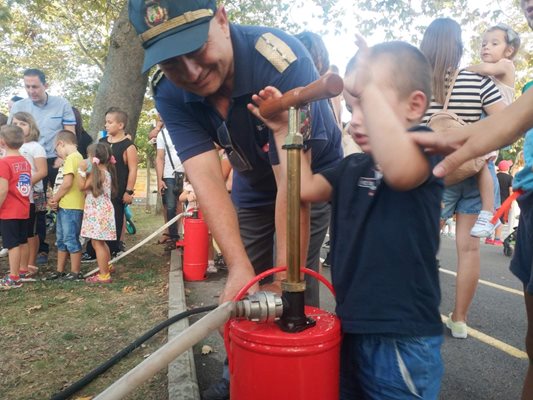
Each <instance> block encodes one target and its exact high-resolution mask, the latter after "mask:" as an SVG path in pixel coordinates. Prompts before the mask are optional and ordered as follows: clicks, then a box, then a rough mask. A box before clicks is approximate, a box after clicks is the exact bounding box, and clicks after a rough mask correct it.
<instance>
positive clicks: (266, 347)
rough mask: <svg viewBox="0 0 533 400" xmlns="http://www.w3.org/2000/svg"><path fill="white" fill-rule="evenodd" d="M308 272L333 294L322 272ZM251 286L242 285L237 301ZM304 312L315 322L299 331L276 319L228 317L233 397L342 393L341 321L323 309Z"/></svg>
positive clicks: (295, 398) (319, 397)
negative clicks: (261, 320)
mask: <svg viewBox="0 0 533 400" xmlns="http://www.w3.org/2000/svg"><path fill="white" fill-rule="evenodd" d="M282 270H285V268H282V267H278V268H273V269H272V270H269V271H267V272H265V273H263V274H260V275H258V276H257V277H256V279H255V280H254V281H252V282H251V283H254V282H255V281H259V278H264V277H265V276H267V275H270V274H272V273H275V272H279V271H282ZM303 271H304V272H305V273H307V274H311V275H312V276H314V277H315V278H318V279H319V280H320V281H321V282H323V283H325V284H326V286H327V287H328V288H329V289H330V290H331V291H332V293H333V287H332V286H331V284H329V282H327V281H326V280H325V279H324V278H323V277H322V276H320V275H319V274H318V273H316V272H314V271H310V270H308V269H307V268H304V269H303ZM247 286H248V285H247ZM248 289H249V286H248V287H245V288H244V289H243V290H241V292H239V294H238V295H237V296H236V300H237V299H240V298H241V297H242V295H243V294H244V293H246V291H247V290H248ZM284 312H285V310H284ZM305 312H306V315H307V316H309V317H311V318H312V319H313V320H314V324H313V325H312V327H311V328H309V329H305V330H302V331H300V332H297V333H288V332H284V331H283V330H281V329H280V327H279V325H278V324H277V323H276V322H273V321H268V322H266V323H258V322H254V321H249V320H242V319H233V320H230V321H229V323H228V324H227V326H226V331H225V342H226V350H227V352H228V359H229V368H230V382H231V384H230V390H231V396H230V398H231V399H232V400H249V399H254V400H271V399H291V400H337V399H338V398H339V369H340V345H341V325H340V321H339V319H338V318H337V317H336V316H335V315H333V314H331V313H329V312H327V311H324V310H321V309H319V308H315V307H305Z"/></svg>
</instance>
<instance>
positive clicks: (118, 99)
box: [89, 2, 148, 137]
mask: <svg viewBox="0 0 533 400" xmlns="http://www.w3.org/2000/svg"><path fill="white" fill-rule="evenodd" d="M143 60H144V50H143V48H142V46H141V43H140V40H139V38H138V37H137V33H136V32H135V29H134V28H133V26H131V24H130V22H129V19H128V3H127V2H126V3H125V5H124V7H123V9H122V10H121V11H120V15H119V17H118V19H117V20H116V21H115V26H114V27H113V31H112V32H111V38H110V44H109V52H108V54H107V61H106V65H105V68H104V74H103V76H102V80H101V81H100V86H99V87H98V92H97V93H96V99H95V101H94V107H93V112H92V115H91V119H90V121H89V133H90V134H91V136H92V137H96V135H97V133H98V131H100V130H102V129H104V121H105V112H106V111H107V109H108V108H109V107H119V108H121V109H122V110H124V111H126V113H128V117H129V121H128V126H127V127H126V132H127V133H129V134H131V135H132V137H135V132H136V130H137V124H138V123H139V115H140V114H141V109H142V106H143V99H144V94H145V92H146V84H147V82H148V74H141V68H142V64H143Z"/></svg>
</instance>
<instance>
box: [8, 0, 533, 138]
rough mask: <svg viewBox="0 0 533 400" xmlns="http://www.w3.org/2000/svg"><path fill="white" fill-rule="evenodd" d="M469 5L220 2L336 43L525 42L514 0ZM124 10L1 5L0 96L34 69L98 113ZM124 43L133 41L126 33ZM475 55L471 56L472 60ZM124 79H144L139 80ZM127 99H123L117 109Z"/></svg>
mask: <svg viewBox="0 0 533 400" xmlns="http://www.w3.org/2000/svg"><path fill="white" fill-rule="evenodd" d="M470 3H471V2H468V1H467V0H454V1H448V0H427V1H422V0H418V1H415V0H398V1H395V0H363V1H355V0H352V1H341V0H312V1H309V0H308V1H305V0H293V1H288V0H263V1H260V0H237V1H233V2H226V3H225V7H226V9H227V11H228V15H229V16H230V19H231V20H232V21H233V22H236V23H241V24H251V25H267V26H276V27H279V28H282V29H286V30H288V31H289V32H293V33H296V32H297V31H299V30H302V29H315V30H316V24H315V25H312V26H311V25H310V24H309V23H308V22H307V21H306V20H305V19H304V20H303V21H302V18H299V16H300V15H302V14H305V15H307V14H306V12H307V11H308V10H312V18H313V20H315V21H316V20H318V21H321V22H322V23H321V27H322V28H321V29H320V31H321V32H319V33H325V32H335V33H337V34H338V35H339V40H347V41H349V42H350V43H351V42H352V41H353V40H352V38H351V37H350V38H347V37H346V33H347V32H352V31H351V30H350V29H349V28H353V27H356V29H357V30H358V31H360V32H362V33H363V34H365V35H371V34H374V33H379V34H380V35H381V36H382V37H383V39H404V40H409V41H411V42H413V43H414V44H418V42H419V40H420V38H421V35H422V32H423V30H424V29H425V27H426V26H427V24H428V23H429V22H430V21H431V20H432V19H433V18H436V17H439V16H450V17H452V18H454V19H456V20H457V21H458V22H459V23H460V24H461V25H462V26H464V27H470V28H471V29H472V30H473V31H474V32H477V33H479V35H477V36H475V37H474V38H472V40H471V42H470V43H469V44H470V47H471V48H472V49H477V48H478V47H479V41H480V37H481V33H482V32H483V31H484V29H486V27H487V26H488V25H492V24H494V23H497V22H500V21H501V22H505V23H508V24H509V25H511V26H513V27H514V28H515V29H517V30H518V31H519V32H521V33H524V37H526V36H529V28H528V27H527V26H526V24H525V20H524V18H523V16H522V14H521V12H520V10H519V6H518V0H499V1H498V4H501V7H499V8H495V7H482V8H475V7H473V6H472V5H471V4H470ZM489 3H490V2H489ZM125 6H126V0H87V1H73V0H0V44H1V48H2V51H1V52H0V96H10V95H11V94H13V93H14V92H17V91H19V89H20V77H21V74H22V71H23V70H24V69H26V68H29V67H35V68H40V69H42V70H44V71H45V72H46V73H47V76H48V80H49V82H50V83H51V85H52V89H51V90H52V92H54V93H60V94H62V95H63V96H65V97H67V98H68V99H69V100H70V102H71V103H72V104H74V105H76V106H78V107H79V108H80V109H81V110H82V112H83V114H84V115H85V117H86V119H88V118H87V117H88V115H90V114H91V113H92V111H93V110H100V111H98V112H99V113H100V112H101V109H102V105H101V104H98V103H101V102H105V101H106V99H107V97H105V96H104V97H101V98H100V99H99V100H97V101H96V103H95V99H96V93H97V90H98V88H99V86H100V89H101V83H102V82H104V83H105V82H106V81H112V80H113V79H115V78H114V76H113V75H111V76H108V77H107V78H106V77H105V73H104V71H105V70H106V67H108V62H109V60H110V59H109V56H110V54H111V50H112V49H110V44H111V43H113V38H112V33H113V30H114V28H115V25H116V23H117V21H119V20H120V19H119V15H120V12H121V10H122V11H124V7H125ZM346 16H352V17H353V20H352V21H351V25H352V26H351V27H348V26H346V25H343V21H346V20H347V19H346ZM480 21H481V23H480ZM526 32H527V34H526ZM131 38H132V40H135V38H134V35H133V34H132V36H131ZM475 52H476V50H474V53H473V54H471V56H470V58H472V59H474V60H475ZM530 54H531V48H530V47H529V44H527V45H526V47H525V51H522V52H521V53H520V56H519V58H518V59H517V61H516V62H517V66H518V68H517V70H518V71H529V68H530V66H531V65H532V64H533V60H532V59H531V56H530ZM114 73H115V74H118V73H120V71H119V72H117V71H115V72H114ZM122 73H123V74H131V71H129V70H127V69H126V70H124V71H122ZM131 76H135V79H141V80H142V79H145V78H146V77H143V76H141V75H140V74H137V75H135V74H133V75H131ZM518 78H519V81H520V83H519V85H517V86H518V87H520V85H521V84H523V83H524V81H525V80H526V79H527V73H525V72H524V73H520V74H519V76H518ZM141 86H143V85H141ZM138 90H140V89H138ZM143 94H144V90H143ZM143 94H141V96H142V95H143ZM123 96H126V95H123ZM128 100H129V99H128V98H124V99H123V101H122V102H121V101H119V103H126V102H127V101H128ZM115 101H116V100H115ZM152 106H153V105H152V104H151V100H150V99H149V98H145V100H144V109H149V108H151V107H152ZM0 111H5V108H3V107H2V106H0ZM98 118H100V116H99V115H98V116H97V119H98ZM134 119H135V118H134ZM140 121H141V124H145V123H147V122H146V121H147V118H146V117H145V116H143V115H141V120H140ZM86 122H87V121H86ZM97 125H98V123H97V122H95V121H94V120H93V121H91V128H90V129H91V130H95V129H96V128H95V127H96V126H97ZM91 133H93V134H94V133H95V132H91Z"/></svg>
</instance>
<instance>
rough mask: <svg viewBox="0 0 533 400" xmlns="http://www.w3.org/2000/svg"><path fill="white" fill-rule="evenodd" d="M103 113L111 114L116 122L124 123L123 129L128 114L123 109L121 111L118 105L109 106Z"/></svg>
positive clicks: (126, 123)
mask: <svg viewBox="0 0 533 400" xmlns="http://www.w3.org/2000/svg"><path fill="white" fill-rule="evenodd" d="M105 115H113V116H114V117H115V119H116V120H117V121H118V122H120V123H122V124H124V129H126V125H128V114H127V113H126V112H125V111H122V110H121V109H120V108H118V107H110V108H109V109H108V110H107V111H106V113H105Z"/></svg>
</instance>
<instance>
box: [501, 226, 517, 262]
mask: <svg viewBox="0 0 533 400" xmlns="http://www.w3.org/2000/svg"><path fill="white" fill-rule="evenodd" d="M517 228H518V227H516V226H515V227H514V228H513V231H512V232H511V233H510V234H509V235H507V237H506V238H505V239H504V241H503V255H504V256H507V257H512V256H513V252H514V246H515V243H516V230H517Z"/></svg>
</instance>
